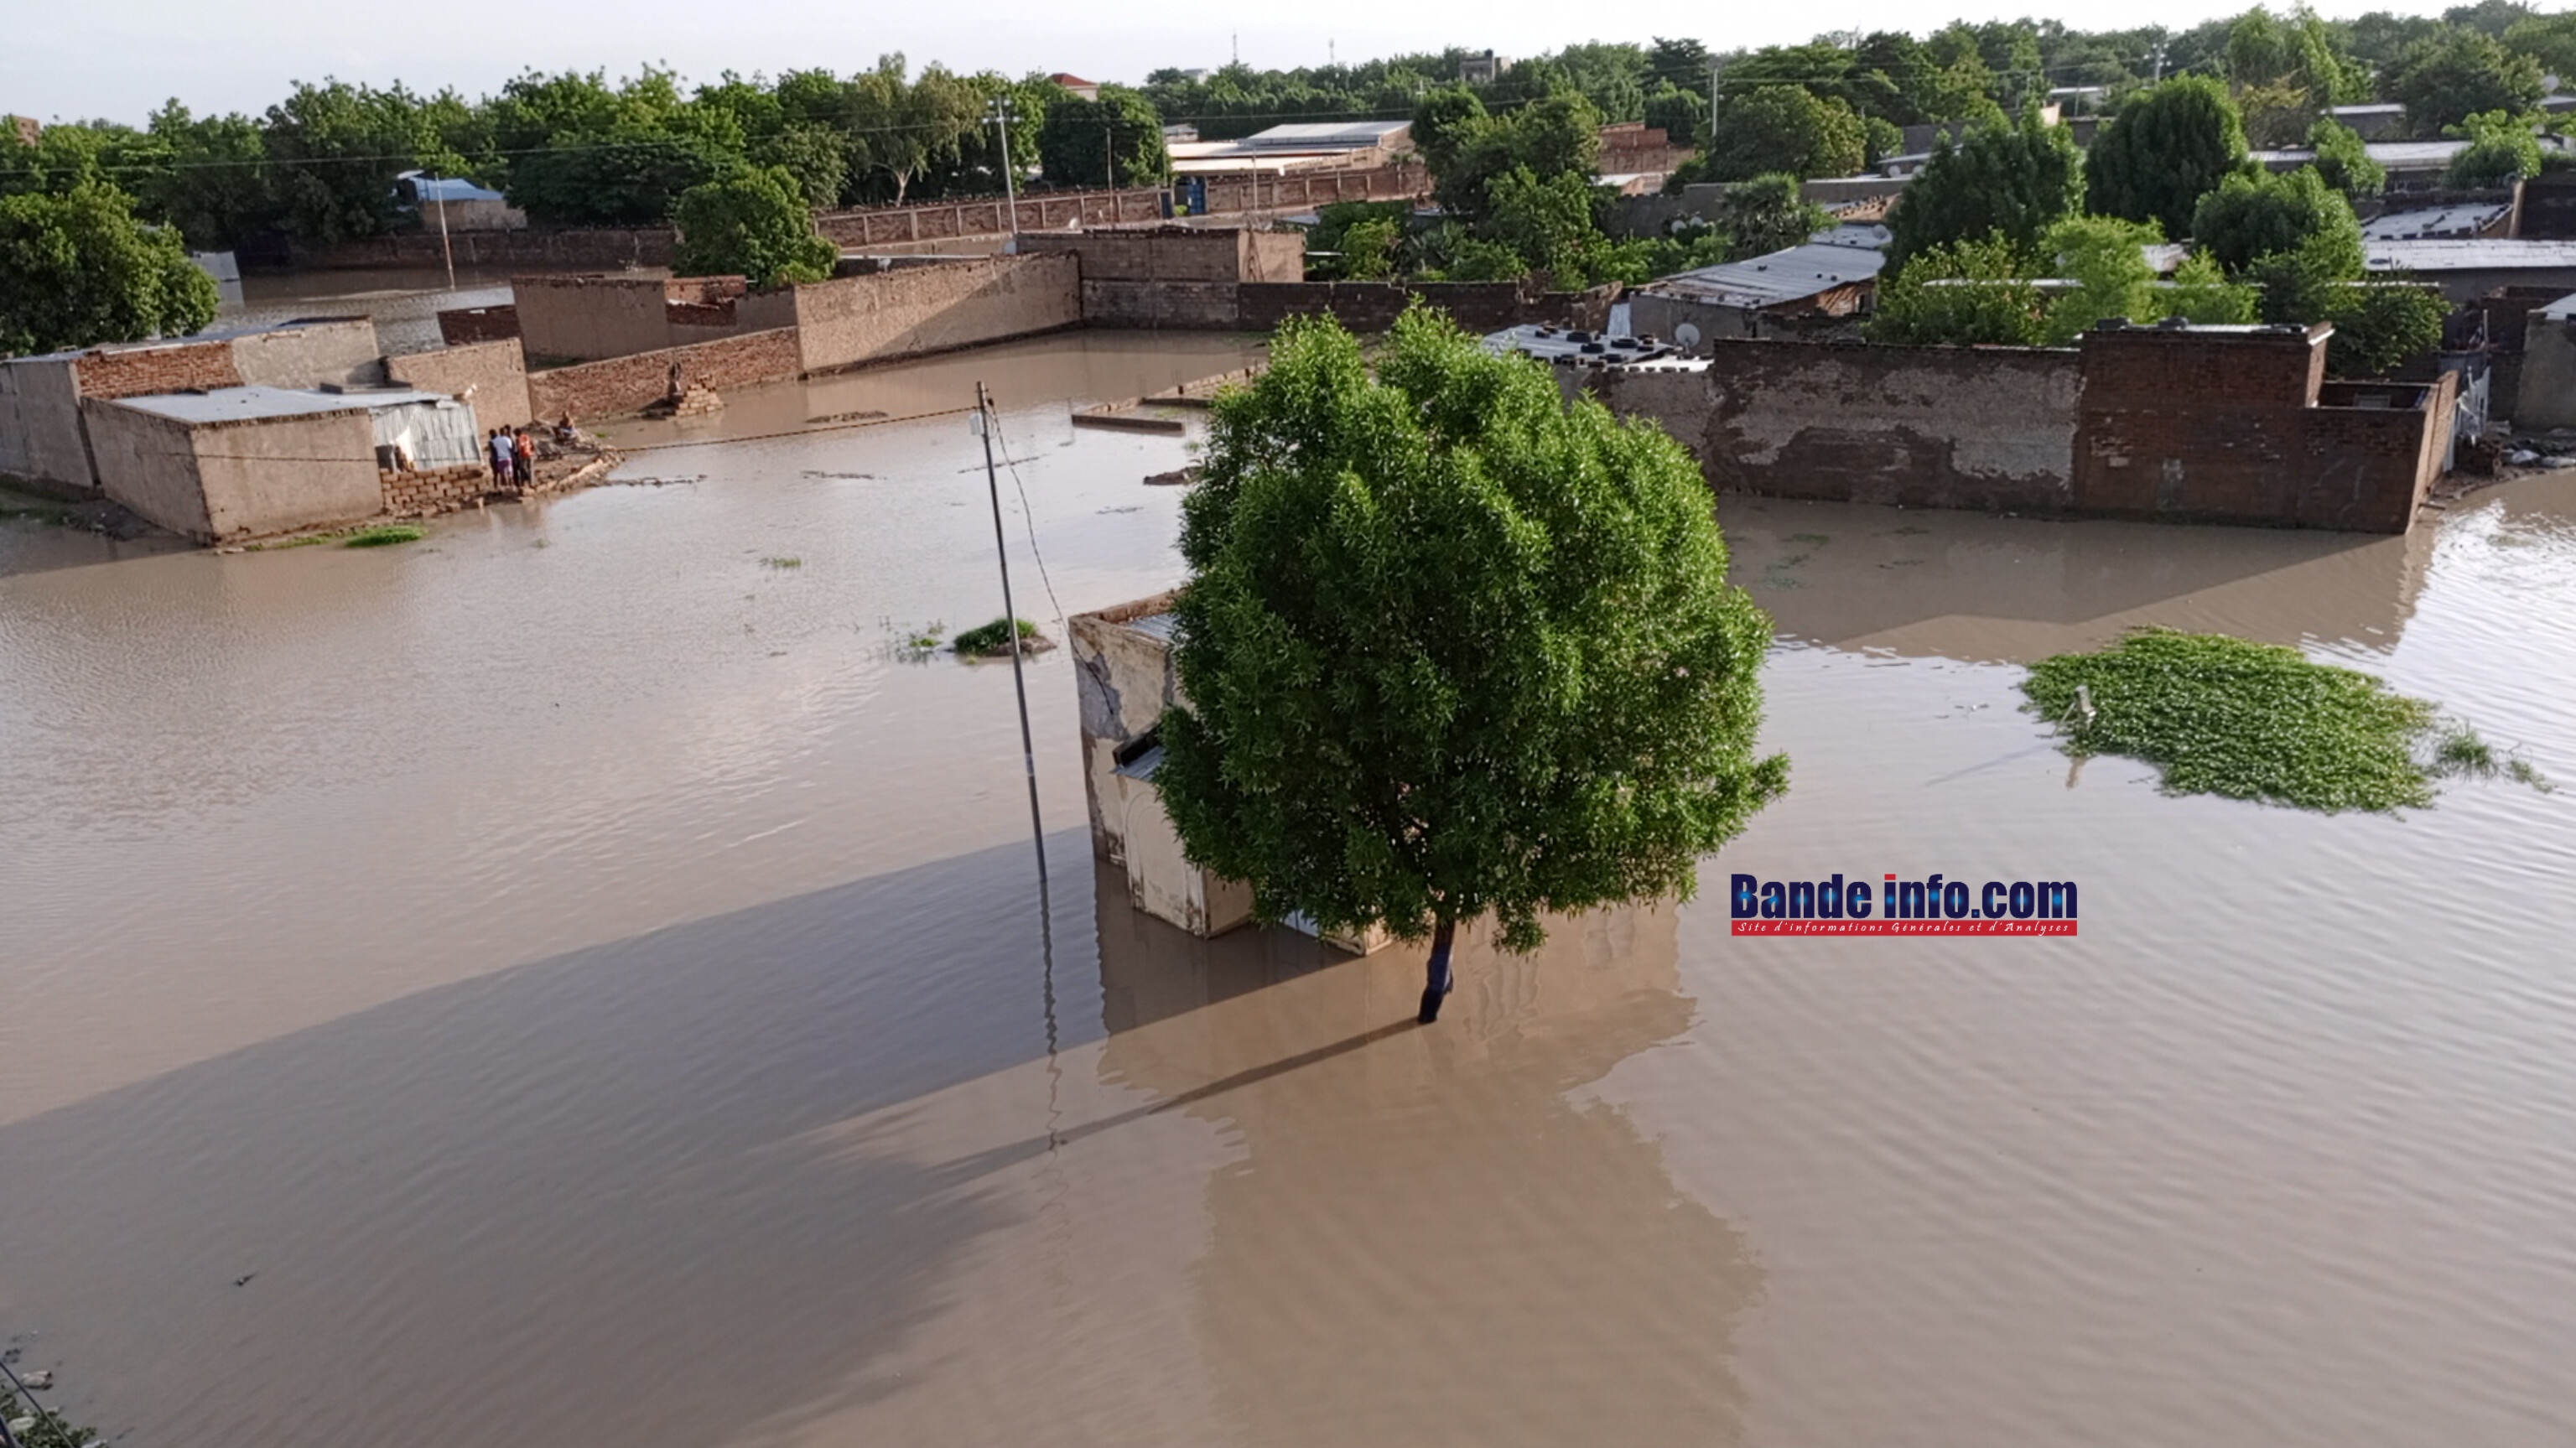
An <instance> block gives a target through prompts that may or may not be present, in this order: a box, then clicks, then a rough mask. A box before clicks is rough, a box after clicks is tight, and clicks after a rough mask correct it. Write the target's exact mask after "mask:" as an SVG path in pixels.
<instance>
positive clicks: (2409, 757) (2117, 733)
mask: <svg viewBox="0 0 2576 1448" xmlns="http://www.w3.org/2000/svg"><path fill="white" fill-rule="evenodd" d="M2079 689H2080V690H2081V691H2082V692H2081V693H2080V694H2079V692H2078V691H2079ZM2022 691H2023V692H2024V693H2025V694H2027V695H2028V696H2029V697H2030V701H2031V706H2032V707H2033V708H2034V709H2035V710H2036V711H2037V712H2038V713H2039V714H2040V716H2041V717H2043V718H2045V719H2048V720H2050V721H2051V722H2053V723H2055V724H2056V725H2057V726H2058V727H2059V728H2060V729H2061V730H2062V731H2063V732H2064V739H2063V742H2064V744H2065V747H2066V750H2067V752H2068V753H2070V754H2074V755H2078V756H2082V755H2091V754H2119V755H2126V756H2127V757H2129V758H2132V759H2141V760H2144V761H2146V762H2147V763H2149V764H2153V765H2155V766H2156V767H2157V768H2159V769H2160V770H2162V771H2163V773H2164V787H2165V790H2166V791H2167V792H2168V793H2171V794H2216V795H2224V796H2226V797H2228V798H2230V799H2254V800H2267V801H2271V802H2273V803H2278V804H2287V805H2293V806H2296V807H2298V808H2300V809H2312V810H2318V811H2321V812H2323V813H2327V814H2333V813H2337V812H2340V811H2343V810H2379V811H2386V810H2396V809H2401V808H2410V807H2411V808H2419V809H2420V808H2423V807H2425V806H2428V805H2430V804H2431V803H2432V802H2433V780H2434V779H2435V778H2436V777H2439V776H2444V775H2464V774H2465V775H2480V776H2487V775H2493V774H2494V773H2496V772H2497V769H2498V763H2499V761H2498V760H2497V758H2496V754H2495V751H2494V749H2493V748H2492V747H2491V746H2489V745H2488V744H2487V743H2486V742H2485V741H2484V740H2482V739H2479V738H2478V737H2477V736H2476V735H2475V734H2474V733H2471V732H2470V731H2468V730H2467V729H2466V728H2465V727H2458V726H2454V727H2451V728H2448V729H2440V730H2439V732H2437V728H2438V723H2437V715H2436V711H2435V709H2434V706H2433V705H2432V704H2430V703H2427V702H2426V701H2424V700H2422V699H2411V698H2408V697H2406V696H2405V695H2403V694H2399V693H2396V692H2395V691H2393V690H2391V689H2390V688H2389V687H2388V686H2387V685H2386V684H2384V683H2382V682H2381V681H2379V680H2378V679H2375V678H2372V677H2371V676H2370V675H2368V674H2364V673H2359V672H2356V671H2355V670H2352V669H2341V668H2336V667H2334V666H2332V665H2329V664H2319V663H2314V662H2311V661H2310V660H2309V659H2308V658H2307V657H2306V656H2305V655H2303V654H2301V653H2300V652H2299V651H2298V650H2296V649H2290V648H2282V647H2280V646H2278V645H2275V644H2258V643H2250V642H2248V641H2246V640H2244V639H2237V638H2229V637H2227V636H2225V635H2223V634H2190V633H2181V632H2177V631H2175V630H2172V629H2161V628H2147V629H2138V630H2135V631H2133V632H2131V633H2130V634H2128V635H2127V636H2126V637H2124V638H2122V639H2121V640H2120V642H2118V643H2116V644H2114V645H2112V646H2111V647H2109V648H2107V649H2103V650H2101V651H2099V652H2096V653H2089V654H2059V655H2057V656H2055V657H2054V658H2047V659H2042V660H2040V661H2039V662H2038V663H2036V664H2033V665H2032V666H2031V670H2030V677H2029V678H2028V679H2027V680H2025V681H2024V682H2023V684H2022ZM2088 703H2089V704H2090V706H2091V708H2090V711H2089V715H2088V711H2087V710H2086V708H2085V705H2086V704H2088ZM2505 773H2506V774H2507V775H2508V776H2509V777H2511V778H2513V779H2515V780H2517V781H2519V782H2521V783H2525V784H2530V785H2533V786H2534V787H2535V788H2540V789H2547V788H2548V787H2549V786H2548V783H2547V781H2546V780H2543V779H2542V778H2541V777H2540V775H2539V772H2538V771H2536V770H2533V769H2532V768H2531V767H2530V766H2529V765H2527V764H2524V763H2522V762H2521V761H2519V760H2514V761H2510V762H2509V764H2508V765H2507V766H2506V768H2505Z"/></svg>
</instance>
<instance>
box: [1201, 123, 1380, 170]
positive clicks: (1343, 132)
mask: <svg viewBox="0 0 2576 1448" xmlns="http://www.w3.org/2000/svg"><path fill="white" fill-rule="evenodd" d="M1168 149H1169V150H1170V152H1171V157H1172V174H1174V175H1176V176H1219V175H1226V174H1230V173H1240V172H1268V173H1271V174H1273V175H1276V174H1278V173H1280V172H1283V171H1348V170H1364V169H1367V168H1369V167H1373V166H1388V165H1393V164H1394V163H1395V161H1396V159H1397V158H1398V157H1399V156H1403V155H1405V154H1407V153H1409V152H1410V151H1411V150H1412V149H1413V123H1412V122H1411V121H1311V122H1299V123H1297V124H1293V125H1285V126H1272V127H1271V128H1270V129H1268V130H1266V131H1259V132H1256V133H1254V134H1252V135H1249V136H1245V137H1243V138H1242V139H1240V140H1235V141H1176V142H1172V143H1170V144H1169V146H1168Z"/></svg>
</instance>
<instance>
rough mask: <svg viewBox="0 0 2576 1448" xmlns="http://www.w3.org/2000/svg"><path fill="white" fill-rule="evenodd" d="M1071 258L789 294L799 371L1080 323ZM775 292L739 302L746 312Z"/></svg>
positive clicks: (1018, 259)
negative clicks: (800, 362) (797, 350)
mask: <svg viewBox="0 0 2576 1448" xmlns="http://www.w3.org/2000/svg"><path fill="white" fill-rule="evenodd" d="M1079 277H1080V268H1079V266H1078V264H1077V263H1076V262H1075V260H1074V258H1072V257H1071V256H1067V255H1062V254H1051V253H1036V254H1031V255H1023V256H996V257H984V258H977V259H975V260H972V261H951V262H942V263H939V264H936V265H931V266H909V267H897V268H895V269H893V270H890V271H882V272H874V273H868V274H863V275H860V276H853V277H843V278H840V279H838V280H835V281H828V282H816V283H812V284H810V285H806V286H800V287H797V288H795V289H794V290H793V292H792V293H791V294H789V300H790V302H791V303H792V306H793V315H794V319H795V325H796V331H797V335H798V339H799V341H798V347H799V352H800V355H801V356H802V358H803V366H804V370H805V371H807V372H830V371H834V370H837V369H840V368H845V367H859V366H865V365H867V364H870V363H875V362H887V361H892V360H894V359H896V358H899V357H918V356H922V355H925V354H927V353H932V352H946V351H952V350H954V349H956V348H959V347H970V346H973V345H975V344H977V343H979V342H992V341H999V340H1001V339H1004V338H1008V337H1026V336H1030V335H1033V334H1036V333H1039V332H1048V331H1053V330H1055V329H1057V328H1060V327H1070V326H1074V325H1077V324H1079V323H1080V322H1081V321H1082V320H1083V313H1082V301H1081V291H1080V285H1079ZM775 295H776V294H767V295H764V296H761V297H755V298H752V299H750V300H748V301H746V302H745V303H744V310H745V312H746V314H749V313H753V312H757V311H766V310H768V309H769V308H771V307H773V306H774V305H775V302H774V297H775Z"/></svg>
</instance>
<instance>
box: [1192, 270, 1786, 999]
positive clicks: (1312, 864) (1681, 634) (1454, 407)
mask: <svg viewBox="0 0 2576 1448" xmlns="http://www.w3.org/2000/svg"><path fill="white" fill-rule="evenodd" d="M1181 551H1182V554H1183V556H1184V557H1185V558H1186V559H1187V561H1188V563H1189V567H1190V570H1191V576H1190V580H1189V582H1188V583H1187V584H1186V585H1185V586H1184V587H1183V589H1182V590H1181V594H1180V598H1179V601H1178V604H1177V606H1176V611H1177V613H1178V614H1179V618H1180V628H1179V641H1178V646H1177V652H1176V663H1177V666H1178V670H1179V676H1180V683H1181V689H1182V693H1183V694H1184V696H1185V697H1186V699H1187V702H1186V703H1185V704H1180V705H1175V706H1174V707H1173V708H1172V709H1171V710H1170V711H1169V712H1167V713H1166V714H1165V715H1164V716H1163V722H1162V725H1161V730H1162V740H1163V745H1164V749H1165V758H1164V761H1163V764H1162V767H1161V769H1160V770H1159V772H1158V774H1157V776H1156V778H1157V782H1158V783H1159V785H1160V786H1161V789H1162V794H1163V799H1164V802H1165V804H1166V805H1167V806H1168V808H1169V809H1170V811H1171V816H1172V822H1173V824H1174V826H1175V827H1176V828H1177V830H1178V831H1179V834H1180V837H1181V840H1182V842H1183V847H1184V849H1185V851H1186V852H1187V854H1188V856H1189V858H1190V860H1191V861H1192V862H1193V863H1195V864H1197V865H1200V866H1202V867H1204V868H1207V869H1211V870H1215V871H1217V872H1219V873H1222V874H1225V875H1228V876H1232V877H1234V878H1237V879H1242V880H1245V881H1248V882H1250V884H1251V886H1252V891H1253V900H1254V908H1255V910H1256V911H1257V912H1258V913H1259V914H1261V915H1262V916H1264V917H1265V918H1270V919H1277V918H1280V917H1283V916H1285V915H1288V914H1291V913H1296V912H1302V913H1304V914H1305V915H1307V916H1309V917H1311V918H1313V919H1314V920H1315V921H1317V922H1318V923H1320V924H1322V925H1323V926H1325V927H1326V928H1328V929H1335V930H1362V929H1366V928H1369V927H1375V926H1383V927H1385V928H1386V929H1387V930H1389V931H1391V932H1393V933H1394V934H1396V935H1398V936H1400V937H1403V938H1407V939H1420V938H1423V937H1425V936H1429V937H1431V938H1432V939H1433V942H1434V945H1433V967H1432V972H1431V978H1430V981H1429V983H1428V986H1427V988H1426V990H1425V993H1424V1003H1423V1011H1422V1019H1424V1020H1425V1021H1428V1020H1430V1019H1432V1018H1433V1017H1434V1016H1436V1014H1437V1013H1438V1010H1439V1002H1440V996H1441V994H1442V993H1443V990H1444V988H1445V984H1446V970H1447V954H1448V945H1449V942H1450V939H1451V936H1452V934H1453V932H1454V930H1455V928H1456V926H1457V925H1459V924H1460V923H1462V922H1466V921H1471V920H1474V919H1477V918H1480V917H1482V916H1484V915H1486V914H1488V913H1490V914H1491V915H1493V916H1494V917H1495V919H1496V921H1497V923H1498V925H1499V927H1500V937H1501V939H1502V941H1503V943H1504V944H1505V945H1506V946H1508V947H1510V948H1513V949H1520V950H1527V949H1530V948H1533V947H1534V946H1535V945H1536V944H1537V943H1538V942H1539V941H1540V940H1541V939H1542V938H1543V933H1542V927H1541V925H1540V920H1539V917H1540V915H1541V914H1542V913H1543V912H1551V911H1573V910H1583V909H1590V908H1594V907H1599V906H1605V905H1610V904H1613V903H1616V902H1620V901H1626V900H1637V899H1647V898H1654V897H1658V896H1664V895H1684V896H1686V895H1688V894H1689V893H1690V891H1691V890H1692V888H1693V884H1694V874H1695V868H1696V864H1697V861H1698V860H1699V858H1700V857H1701V856H1702V855H1705V854H1707V853H1709V852H1710V851H1712V850H1714V849H1716V848H1717V847H1718V846H1719V845H1721V844H1723V843H1724V842H1725V841H1727V840H1728V839H1730V838H1733V837H1734V836H1735V835H1736V834H1737V833H1739V832H1740V831H1741V830H1742V829H1743V828H1744V826H1745V824H1746V822H1747V821H1748V820H1749V819H1750V817H1751V816H1752V814H1753V813H1754V812H1755V811H1756V810H1758V809H1760V808H1761V807H1762V806H1763V805H1764V804H1765V803H1766V802H1768V801H1769V800H1771V799H1773V798H1775V797H1776V796H1777V795H1779V794H1780V792H1781V791H1782V790H1783V789H1784V788H1785V787H1786V785H1787V777H1788V762H1787V760H1786V759H1785V758H1784V757H1782V756H1780V755H1776V754H1775V755H1772V756H1769V757H1767V758H1760V757H1757V756H1756V754H1755V751H1754V744H1755V732H1756V728H1757V726H1758V724H1759V722H1760V714H1761V695H1760V684H1759V677H1758V676H1759V670H1760V668H1761V664H1762V659H1763V654H1764V651H1765V649H1766V648H1767V646H1768V644H1769V642H1770V622H1769V620H1768V619H1767V618H1766V617H1765V616H1764V615H1763V614H1762V612H1761V611H1760V610H1759V609H1757V608H1756V607H1754V605H1753V603H1752V601H1751V600H1750V599H1748V598H1747V597H1746V596H1745V595H1744V593H1743V592H1742V591H1741V590H1739V589H1736V588H1733V587H1731V586H1729V585H1728V583H1727V582H1726V547H1725V544H1724V542H1723V541H1722V540H1721V539H1720V537H1719V534H1718V530H1717V525H1716V522H1715V519H1714V516H1713V514H1712V511H1711V509H1710V507H1709V500H1708V485H1707V483H1706V482H1705V481H1704V480H1703V479H1702V478H1701V476H1700V473H1699V469H1698V467H1697V466H1696V465H1695V464H1694V463H1693V462H1692V461H1691V458H1690V454H1689V453H1687V452H1686V451H1684V450H1683V449H1682V447H1681V446H1680V444H1678V443H1676V442H1674V441H1673V440H1672V439H1671V438H1670V437H1668V436H1666V435H1665V434H1664V433H1663V431H1662V430H1661V429H1660V428H1658V427H1656V426H1655V425H1653V424H1652V423H1648V422H1637V421H1628V422H1622V421H1620V420H1618V419H1616V418H1614V417H1612V416H1611V414H1610V413H1609V411H1608V410H1607V409H1606V408H1604V407H1602V406H1601V405H1600V404H1598V403H1597V402H1594V401H1591V400H1589V399H1585V400H1582V401H1578V402H1575V403H1572V404H1568V403H1566V402H1565V401H1564V400H1563V399H1562V397H1561V396H1560V395H1559V393H1558V391H1557V385H1556V382H1555V380H1554V379H1553V378H1552V377H1551V376H1550V375H1549V373H1548V370H1547V369H1546V368H1544V367H1542V366H1539V365H1538V364H1536V363H1533V362H1530V361H1528V360H1527V359H1524V358H1513V357H1501V356H1496V355H1494V354H1492V353H1489V352H1487V351H1486V350H1485V349H1484V348H1483V347H1482V345H1481V344H1479V342H1478V341H1477V340H1476V339H1475V338H1473V337H1470V336H1468V335H1467V334H1466V333H1464V332H1462V331H1460V330H1459V329H1458V328H1457V327H1456V326H1454V325H1453V324H1451V323H1449V322H1448V321H1447V320H1445V319H1443V318H1441V317H1439V316H1437V315H1435V314H1432V313H1430V312H1427V311H1424V310H1422V309H1419V308H1417V309H1415V310H1413V311H1411V312H1408V313H1407V314H1406V315H1405V316H1404V317H1402V318H1401V319H1399V320H1398V322H1397V324H1396V326H1395V329H1394V331H1393V333H1392V335H1391V336H1390V337H1389V339H1388V343H1387V346H1386V349H1385V351H1384V352H1383V354H1382V356H1381V358H1380V361H1379V363H1378V368H1377V372H1376V375H1375V376H1372V375H1371V372H1370V368H1369V365H1368V363H1367V362H1366V360H1365V359H1364V358H1363V357H1362V355H1361V351H1360V346H1359V343H1358V342H1357V341H1356V340H1354V339H1353V338H1352V337H1351V336H1350V335H1349V334H1348V333H1346V332H1344V331H1343V330H1342V329H1341V328H1340V327H1339V326H1338V325H1336V324H1335V323H1334V322H1332V321H1331V320H1330V319H1329V318H1314V319H1299V320H1296V321H1292V322H1290V323H1289V324H1288V325H1286V326H1285V327H1283V328H1282V329H1281V330H1280V333H1279V335H1278V337H1277V338H1276V339H1275V340H1274V342H1273V344H1272V350H1271V365H1270V368H1269V370H1268V372H1267V373H1265V374H1264V375H1263V377H1262V378H1261V379H1260V380H1259V381H1258V382H1256V383H1254V384H1253V385H1252V386H1250V387H1248V388H1244V389H1240V390H1237V391H1234V392H1231V393H1227V394H1225V395H1223V396H1221V397H1220V398H1219V399H1218V401H1217V404H1216V408H1215V412H1214V418H1213V425H1212V428H1211V431H1210V435H1209V441H1208V447H1207V453H1206V459H1205V464H1204V472H1203V475H1202V481H1201V482H1200V484H1199V486H1198V488H1197V489H1196V490H1194V491H1193V492H1192V494H1191V495H1190V498H1189V500H1188V501H1187V503H1186V504H1185V505H1184V512H1183V523H1182V533H1181Z"/></svg>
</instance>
